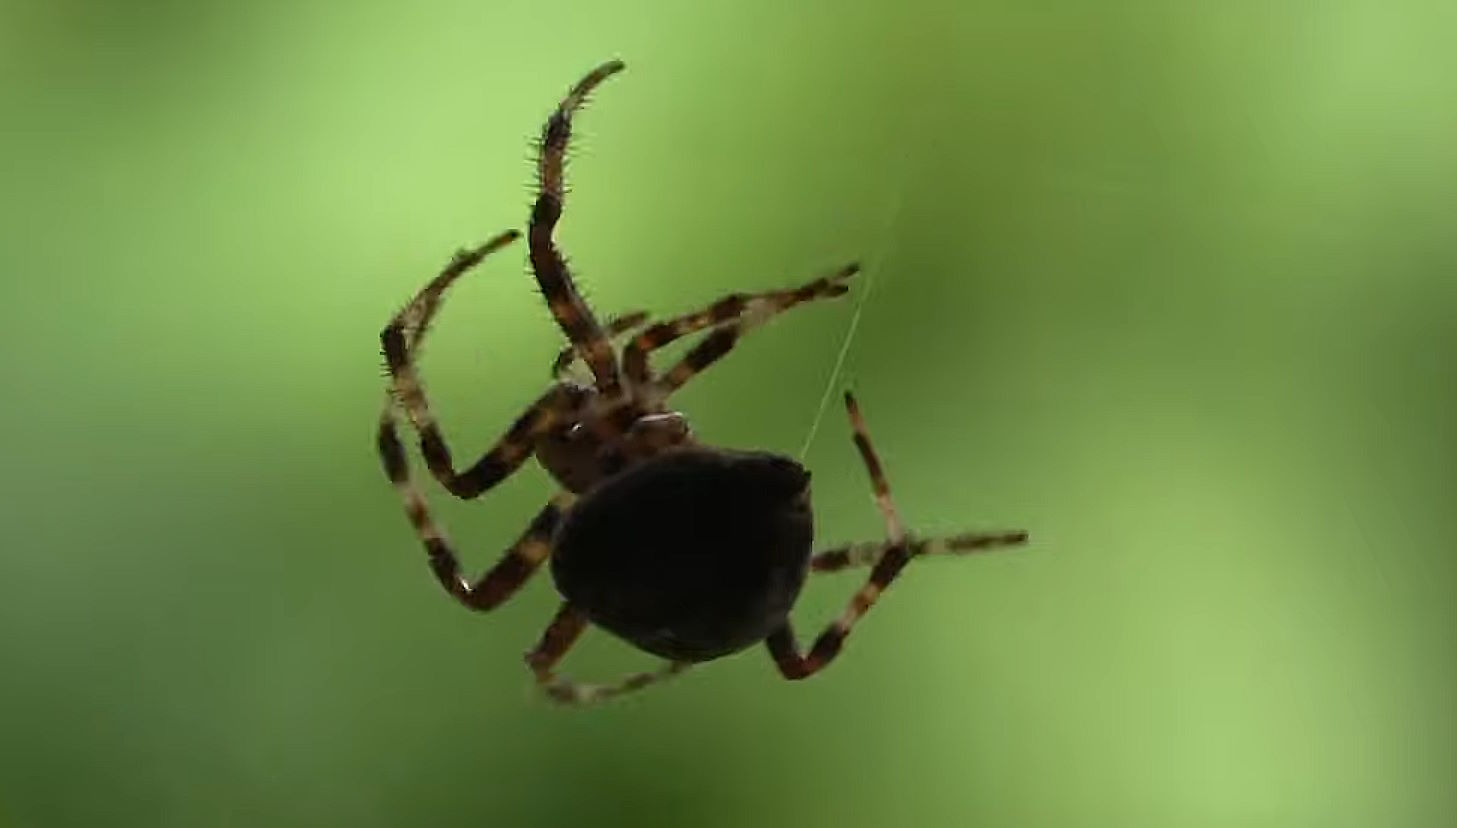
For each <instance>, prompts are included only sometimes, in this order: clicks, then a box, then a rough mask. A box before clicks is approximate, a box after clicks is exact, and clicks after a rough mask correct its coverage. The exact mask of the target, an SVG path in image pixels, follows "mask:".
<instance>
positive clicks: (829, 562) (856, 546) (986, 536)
mask: <svg viewBox="0 0 1457 828" xmlns="http://www.w3.org/2000/svg"><path fill="white" fill-rule="evenodd" d="M1026 542H1027V533H1026V532H1023V531H1021V530H1017V531H1010V532H965V533H962V534H959V535H952V536H950V537H945V538H918V539H915V540H910V541H907V542H906V544H905V545H906V551H907V552H909V553H910V556H911V557H912V558H919V557H921V556H923V555H970V554H974V553H977V552H990V551H992V550H995V549H1002V548H1005V547H1008V546H1020V545H1021V544H1024V543H1026ZM895 545H896V544H895V543H893V542H891V541H865V542H863V543H849V544H845V545H844V546H836V547H832V548H830V549H826V550H824V551H822V552H816V553H815V555H814V557H812V558H810V561H809V568H810V571H812V572H839V571H841V570H844V569H850V568H851V567H856V566H870V565H871V564H874V563H875V562H876V561H878V560H880V556H881V555H883V554H885V552H886V551H887V550H889V549H890V548H891V547H893V546H895Z"/></svg>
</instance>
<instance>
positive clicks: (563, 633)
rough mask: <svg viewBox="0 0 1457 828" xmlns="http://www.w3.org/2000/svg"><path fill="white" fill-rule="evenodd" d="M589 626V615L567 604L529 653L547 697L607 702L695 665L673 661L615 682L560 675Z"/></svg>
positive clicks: (566, 701)
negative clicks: (561, 666) (561, 664)
mask: <svg viewBox="0 0 1457 828" xmlns="http://www.w3.org/2000/svg"><path fill="white" fill-rule="evenodd" d="M586 629H587V616H586V615H584V614H582V612H581V611H580V610H578V609H577V608H576V607H573V606H572V605H571V604H570V603H563V604H562V605H561V608H560V609H558V610H557V614H556V616H555V617H553V618H552V620H551V623H550V624H548V625H547V627H546V630H544V631H543V632H542V634H541V640H540V641H539V642H537V645H536V646H535V647H534V648H532V649H531V651H530V652H528V653H527V654H526V665H527V666H528V667H530V668H531V672H532V673H533V674H534V675H535V676H536V683H537V686H539V687H540V688H541V689H542V691H543V692H544V693H546V695H547V698H550V699H551V700H553V701H556V702H560V703H562V704H592V703H595V702H601V701H606V700H608V699H612V698H616V697H618V696H621V695H625V694H627V693H631V692H633V691H635V690H641V689H643V688H644V687H647V686H648V685H650V684H656V683H657V682H660V681H663V680H664V679H668V678H672V677H673V676H676V675H678V674H679V673H681V672H683V671H684V670H687V669H688V668H689V666H691V665H690V664H689V663H688V662H686V661H669V662H667V663H665V664H664V665H663V666H662V667H660V668H658V669H657V670H650V671H645V672H641V673H633V674H631V675H629V676H626V677H624V678H623V679H621V680H619V681H616V682H614V683H611V684H587V683H584V682H578V681H572V680H571V679H568V678H565V677H562V676H560V675H558V674H557V673H556V671H555V667H556V665H557V663H558V662H560V661H561V660H562V657H563V656H565V655H566V654H567V651H568V650H570V649H571V648H572V645H573V644H576V643H577V639H578V638H580V637H581V635H582V633H583V632H584V631H585V630H586Z"/></svg>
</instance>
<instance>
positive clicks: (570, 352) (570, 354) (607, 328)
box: [551, 311, 648, 380]
mask: <svg viewBox="0 0 1457 828" xmlns="http://www.w3.org/2000/svg"><path fill="white" fill-rule="evenodd" d="M646 321H648V312H647V311H631V312H629V313H624V314H622V315H621V316H615V317H613V318H611V319H609V320H607V324H606V325H604V326H603V331H604V332H605V333H606V334H607V338H608V339H615V338H616V337H619V336H621V335H623V334H625V333H628V332H629V331H632V330H634V329H636V328H637V327H638V326H639V325H642V324H643V323H644V322H646ZM576 361H577V349H576V348H574V347H572V346H570V345H568V346H567V347H565V348H563V349H562V350H561V353H559V354H557V355H556V359H555V360H554V361H553V362H552V364H551V376H552V379H558V380H559V379H564V378H565V377H566V374H567V371H569V370H570V369H571V367H572V364H573V363H575V362H576Z"/></svg>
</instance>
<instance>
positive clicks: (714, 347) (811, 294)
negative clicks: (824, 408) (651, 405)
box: [622, 264, 860, 398]
mask: <svg viewBox="0 0 1457 828" xmlns="http://www.w3.org/2000/svg"><path fill="white" fill-rule="evenodd" d="M859 272H860V266H859V265H858V264H849V265H846V266H844V267H842V268H840V269H839V270H836V271H835V272H834V273H831V274H828V275H825V276H821V277H820V278H818V279H815V280H814V281H812V282H806V283H805V284H803V285H800V286H799V287H797V288H789V289H787V290H771V291H765V292H763V293H732V294H729V295H728V296H725V297H723V298H722V299H719V300H718V301H716V302H714V303H713V304H712V305H709V306H708V307H706V308H703V309H701V310H698V311H694V312H693V313H688V314H684V315H682V316H679V317H677V318H675V319H668V320H665V321H663V322H658V323H656V324H654V325H652V326H650V327H649V328H647V330H644V331H643V332H642V333H640V334H638V335H637V337H636V338H634V339H633V340H632V342H630V343H628V345H627V347H626V348H624V349H623V354H622V363H623V372H624V373H625V374H626V375H627V378H628V381H629V382H630V383H632V385H633V386H634V387H636V388H647V387H648V386H649V384H650V383H652V371H651V368H650V367H649V366H648V355H649V354H651V353H652V352H653V351H656V350H658V349H659V348H663V347H665V346H667V345H669V344H671V343H673V342H675V341H677V340H678V339H680V338H682V337H684V336H687V335H689V334H691V333H695V332H697V331H701V330H703V329H705V328H714V331H713V332H712V333H710V334H709V335H708V336H705V337H704V338H703V339H702V341H700V342H699V343H698V344H697V345H695V346H693V348H692V349H691V350H689V352H688V353H687V354H685V355H684V356H683V358H682V359H681V360H679V362H678V364H677V365H674V366H673V367H672V368H670V369H668V371H667V372H665V373H664V374H663V375H662V377H661V378H660V379H659V380H658V382H657V383H656V385H655V387H653V388H652V390H651V391H650V392H648V393H652V394H656V395H657V396H658V397H659V398H666V397H668V396H669V395H671V394H672V393H673V392H675V391H677V390H678V389H679V388H682V387H683V385H684V383H686V382H688V380H690V379H692V378H693V377H694V376H696V375H697V374H699V373H701V372H702V371H703V370H704V369H706V368H707V367H708V366H710V365H712V364H713V363H715V362H717V361H718V360H720V359H722V358H723V357H724V356H725V355H726V354H728V352H729V351H731V350H733V347H734V344H735V343H736V342H737V341H738V340H739V338H740V337H741V336H743V335H744V334H746V333H748V332H749V331H751V330H753V329H754V328H757V327H759V326H760V325H763V324H765V323H767V322H768V321H769V320H771V319H773V318H774V317H776V316H778V315H779V314H781V313H783V312H785V311H787V310H789V309H791V308H794V307H796V306H798V305H801V304H804V303H806V302H811V301H814V300H817V299H833V298H835V297H837V296H843V295H845V293H847V292H848V291H849V290H850V288H849V286H848V285H847V284H846V282H847V281H849V279H850V277H852V276H854V275H855V274H856V273H859Z"/></svg>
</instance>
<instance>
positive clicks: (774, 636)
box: [765, 392, 1026, 680]
mask: <svg viewBox="0 0 1457 828" xmlns="http://www.w3.org/2000/svg"><path fill="white" fill-rule="evenodd" d="M845 411H846V413H847V414H848V415H849V417H850V426H851V429H852V430H853V432H854V438H855V447H856V449H858V450H859V453H860V459H861V461H862V462H864V464H865V470H866V471H867V472H868V473H869V475H870V483H871V488H872V490H873V491H874V493H875V503H876V506H877V507H878V508H879V509H880V513H881V517H882V518H883V520H884V521H885V532H886V536H887V540H886V543H885V544H884V547H883V549H882V550H880V552H879V554H878V555H877V556H876V557H875V563H874V565H873V567H872V568H871V570H870V575H869V577H868V578H867V579H866V582H865V585H864V586H862V587H860V589H859V590H858V591H857V592H856V593H855V595H854V596H852V597H851V599H850V601H849V604H848V605H847V606H846V608H845V610H844V612H842V613H841V614H840V617H839V618H837V619H835V620H834V621H832V622H831V623H830V624H829V625H828V626H827V627H826V628H825V630H824V632H822V633H820V635H819V637H818V638H816V639H815V641H814V644H813V645H811V647H810V651H809V654H808V655H802V654H801V653H800V651H799V645H798V644H797V643H796V642H795V637H794V628H793V626H792V625H791V624H790V623H789V622H787V621H786V622H785V624H784V626H782V627H780V628H779V629H777V630H775V631H774V632H772V633H770V634H769V637H768V639H766V641H765V644H766V645H767V646H768V649H769V654H770V656H772V657H773V659H774V663H775V665H777V666H778V668H779V672H780V673H781V674H782V675H783V676H784V677H785V678H787V679H791V680H794V679H803V678H808V677H809V676H812V675H814V674H815V673H817V672H819V671H820V670H823V669H824V668H825V667H826V666H828V665H829V664H830V662H831V661H833V660H834V658H835V656H836V655H838V654H839V652H840V650H841V648H842V647H843V646H844V643H845V638H846V637H848V636H849V635H850V631H851V630H852V629H853V628H854V626H855V623H856V622H857V621H859V620H860V619H861V618H863V617H864V616H865V614H866V613H867V612H869V611H870V608H871V607H873V606H874V605H875V602H876V601H877V600H878V599H879V598H880V595H881V593H883V592H884V591H885V590H886V589H887V588H888V587H889V586H890V585H891V583H892V582H893V581H894V580H895V578H896V576H897V575H899V574H900V572H901V570H902V569H904V568H905V565H906V563H908V562H909V561H910V559H911V556H912V554H913V553H912V551H911V550H912V546H913V543H912V542H908V541H907V539H906V535H905V526H904V524H903V523H902V522H901V518H900V514H899V512H898V511H897V510H896V507H895V501H894V500H893V499H892V497H891V493H890V483H889V482H888V481H887V480H886V478H885V470H884V468H883V467H882V466H881V463H880V458H879V457H878V456H877V455H876V453H875V447H874V446H873V445H872V444H871V442H870V434H869V431H868V430H867V429H866V427H865V418H864V417H863V416H862V415H861V413H860V406H859V404H858V403H856V401H855V397H854V395H853V394H851V393H849V392H846V393H845ZM1004 536H1005V537H1007V538H1018V540H1016V541H1015V542H1020V541H1021V540H1025V537H1026V536H1025V533H1005V535H1004ZM968 537H969V536H968ZM946 543H947V545H948V547H949V541H948V542H946ZM967 543H970V541H967ZM839 551H842V550H832V553H838V552H839ZM845 554H846V560H847V561H848V560H849V552H848V551H847V552H845ZM861 554H863V553H861ZM830 560H831V561H832V562H835V563H838V560H837V558H831V559H830ZM846 565H848V563H847V564H846ZM830 568H840V567H838V566H834V565H832V566H831V567H830Z"/></svg>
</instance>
